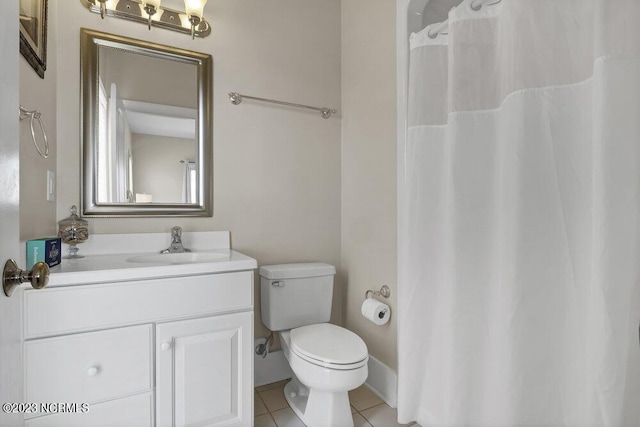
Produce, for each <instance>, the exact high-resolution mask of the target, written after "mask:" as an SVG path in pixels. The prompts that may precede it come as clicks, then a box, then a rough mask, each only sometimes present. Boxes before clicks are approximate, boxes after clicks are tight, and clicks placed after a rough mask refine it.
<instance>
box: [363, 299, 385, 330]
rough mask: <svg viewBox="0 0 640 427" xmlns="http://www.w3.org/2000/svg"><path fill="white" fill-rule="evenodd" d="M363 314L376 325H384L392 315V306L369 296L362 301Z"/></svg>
mask: <svg viewBox="0 0 640 427" xmlns="http://www.w3.org/2000/svg"><path fill="white" fill-rule="evenodd" d="M361 311H362V315H363V316H364V318H365V319H369V320H371V321H372V322H373V323H375V324H376V325H384V324H385V323H387V322H388V321H389V317H391V308H390V307H389V306H388V305H387V304H385V303H383V302H380V301H378V300H377V299H373V298H367V299H366V300H364V302H363V303H362V309H361Z"/></svg>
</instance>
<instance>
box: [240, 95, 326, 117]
mask: <svg viewBox="0 0 640 427" xmlns="http://www.w3.org/2000/svg"><path fill="white" fill-rule="evenodd" d="M244 98H246V99H253V100H256V101H261V102H269V103H272V104H278V105H286V106H287V107H296V108H306V109H307V110H314V111H319V112H320V114H321V115H322V118H323V119H328V118H329V117H331V115H332V114H337V113H338V110H334V109H333V108H326V107H312V106H310V105H304V104H294V103H292V102H285V101H276V100H275V99H268V98H258V97H256V96H248V95H241V94H239V93H238V92H229V101H231V103H232V104H233V105H238V104H240V103H241V102H242V100H243V99H244Z"/></svg>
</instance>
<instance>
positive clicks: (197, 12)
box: [184, 0, 207, 39]
mask: <svg viewBox="0 0 640 427" xmlns="http://www.w3.org/2000/svg"><path fill="white" fill-rule="evenodd" d="M205 4H207V0H184V9H185V11H186V12H187V16H188V17H189V22H190V23H191V38H192V39H193V38H195V33H194V32H195V29H196V27H197V26H198V25H200V22H201V21H202V17H203V15H204V5H205Z"/></svg>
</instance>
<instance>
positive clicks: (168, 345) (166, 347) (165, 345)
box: [160, 342, 171, 351]
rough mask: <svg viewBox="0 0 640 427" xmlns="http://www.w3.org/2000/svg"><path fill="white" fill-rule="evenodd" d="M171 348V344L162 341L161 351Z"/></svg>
mask: <svg viewBox="0 0 640 427" xmlns="http://www.w3.org/2000/svg"><path fill="white" fill-rule="evenodd" d="M170 348H171V344H169V343H168V342H163V343H162V345H161V346H160V350H162V351H167V350H169V349H170Z"/></svg>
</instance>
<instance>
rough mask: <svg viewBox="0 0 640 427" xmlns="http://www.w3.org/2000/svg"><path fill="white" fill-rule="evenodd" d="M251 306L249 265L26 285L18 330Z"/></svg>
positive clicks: (68, 328) (64, 329) (48, 331)
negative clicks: (117, 279) (223, 269)
mask: <svg viewBox="0 0 640 427" xmlns="http://www.w3.org/2000/svg"><path fill="white" fill-rule="evenodd" d="M252 307H253V272H252V271H239V272H233V273H222V274H206V275H197V276H188V277H170V278H165V279H150V280H138V281H130V282H118V283H104V284H94V285H75V286H66V287H54V288H45V289H38V290H36V289H29V290H26V291H25V292H24V313H25V314H24V315H25V321H24V335H25V338H38V337H43V336H47V335H54V334H63V333H73V332H82V331H88V330H92V329H101V328H109V327H117V326H126V325H131V324H136V323H147V322H149V323H150V322H157V321H163V320H173V319H180V318H186V317H196V316H203V315H211V314H218V313H224V312H231V311H242V310H251V308H252Z"/></svg>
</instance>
